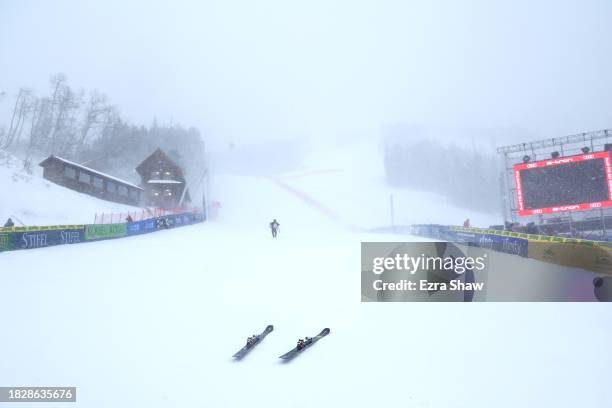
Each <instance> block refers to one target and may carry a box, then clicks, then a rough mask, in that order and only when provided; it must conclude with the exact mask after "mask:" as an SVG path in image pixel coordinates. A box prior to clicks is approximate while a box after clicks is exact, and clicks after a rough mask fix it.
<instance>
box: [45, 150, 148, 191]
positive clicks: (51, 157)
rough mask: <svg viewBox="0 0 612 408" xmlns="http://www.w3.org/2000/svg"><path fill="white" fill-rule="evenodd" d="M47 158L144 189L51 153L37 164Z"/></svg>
mask: <svg viewBox="0 0 612 408" xmlns="http://www.w3.org/2000/svg"><path fill="white" fill-rule="evenodd" d="M47 160H58V161H61V162H63V163H66V164H69V165H71V166H74V167H77V168H79V169H82V170H86V171H88V172H90V173H94V174H97V175H99V176H102V177H104V178H107V179H109V180H113V181H116V182H117V183H120V184H124V185H126V186H130V187H132V188H137V189H138V190H142V191H144V189H143V188H142V187H139V186H137V185H136V184H132V183H130V182H129V181H125V180H121V179H120V178H117V177H113V176H111V175H110V174H106V173H102V172H101V171H98V170H94V169H92V168H90V167H86V166H83V165H82V164H79V163H75V162H73V161H70V160H66V159H64V158H61V157H59V156H54V155H51V156H49V157H47V158H46V159H45V160H43V161H42V162H40V164H39V165H40V166H43V165H44V164H45V162H47ZM43 167H44V166H43Z"/></svg>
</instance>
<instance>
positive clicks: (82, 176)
mask: <svg viewBox="0 0 612 408" xmlns="http://www.w3.org/2000/svg"><path fill="white" fill-rule="evenodd" d="M79 181H80V182H81V183H85V184H91V175H90V174H88V173H85V172H82V171H79Z"/></svg>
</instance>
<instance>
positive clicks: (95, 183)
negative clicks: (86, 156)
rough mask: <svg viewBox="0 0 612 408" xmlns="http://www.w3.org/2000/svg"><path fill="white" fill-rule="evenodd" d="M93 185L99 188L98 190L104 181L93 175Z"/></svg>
mask: <svg viewBox="0 0 612 408" xmlns="http://www.w3.org/2000/svg"><path fill="white" fill-rule="evenodd" d="M93 185H94V187H95V188H99V189H100V190H102V188H103V186H104V182H103V181H102V178H100V177H97V176H94V178H93Z"/></svg>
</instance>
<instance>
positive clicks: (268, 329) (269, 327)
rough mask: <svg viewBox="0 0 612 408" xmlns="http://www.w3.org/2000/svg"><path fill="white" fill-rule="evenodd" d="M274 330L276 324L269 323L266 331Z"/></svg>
mask: <svg viewBox="0 0 612 408" xmlns="http://www.w3.org/2000/svg"><path fill="white" fill-rule="evenodd" d="M272 330H274V326H273V325H271V324H269V325H268V327H266V331H268V332H271V331H272Z"/></svg>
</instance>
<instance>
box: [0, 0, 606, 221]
mask: <svg viewBox="0 0 612 408" xmlns="http://www.w3.org/2000/svg"><path fill="white" fill-rule="evenodd" d="M610 17H612V3H611V2H610V1H608V0H601V1H538V2H533V1H504V2H491V1H462V2H456V1H422V2H406V1H380V0H376V1H344V0H342V1H333V2H330V1H323V0H311V1H302V2H290V1H285V0H262V1H257V2H252V1H233V0H223V1H187V0H180V1H173V2H161V1H148V0H147V1H144V0H139V1H130V2H125V1H120V0H104V1H88V2H82V1H66V0H58V1H54V2H47V1H25V0H24V1H4V2H2V3H1V5H0V61H1V65H0V148H5V149H8V148H9V147H11V149H12V152H13V153H15V154H18V153H19V151H20V150H19V149H21V156H22V157H23V156H25V157H26V160H27V161H29V160H32V161H34V160H37V159H38V158H39V157H30V156H31V153H30V152H31V151H37V152H38V156H44V155H47V154H50V153H56V154H57V153H59V154H61V155H64V156H67V157H69V158H71V159H73V160H77V161H79V162H85V163H89V165H91V166H93V167H96V168H98V169H100V170H103V171H109V172H111V173H114V174H117V175H120V176H122V177H126V178H128V179H129V178H130V177H134V172H133V168H134V165H135V163H136V160H140V159H141V158H142V157H144V156H145V155H146V154H148V152H150V151H152V150H153V149H154V148H155V147H156V146H161V147H162V148H164V149H165V150H168V151H172V152H174V153H176V157H177V158H179V159H182V164H183V165H185V166H187V167H188V169H187V173H188V176H189V178H190V180H199V179H200V178H201V177H200V175H201V173H202V167H203V166H204V164H203V163H199V161H198V158H199V157H202V156H203V151H204V149H206V150H207V151H208V152H209V162H208V164H209V166H212V167H213V168H215V169H218V170H223V171H233V172H240V173H242V174H245V173H247V174H249V173H251V174H273V173H277V174H278V173H282V172H286V171H291V170H294V169H295V168H298V167H299V166H301V165H302V164H303V163H304V161H305V160H307V159H308V157H309V155H312V154H313V152H319V153H321V152H326V151H327V150H331V149H336V150H338V149H344V150H346V149H347V147H349V146H350V145H352V144H355V145H357V144H358V143H357V142H359V143H361V142H364V141H367V142H373V143H371V156H370V157H369V159H368V160H371V161H372V162H374V163H375V164H376V166H378V167H379V168H382V167H383V166H384V169H385V170H384V171H385V172H386V176H385V177H386V182H387V183H388V184H389V185H393V186H397V187H401V188H408V189H410V188H417V189H424V190H427V191H431V192H435V193H441V194H446V195H447V197H448V198H450V199H451V201H452V202H455V203H459V204H461V205H464V206H468V205H469V206H473V205H471V204H469V203H470V202H472V201H473V197H471V196H470V197H468V196H465V197H461V196H453V194H452V193H450V192H449V188H448V185H449V183H450V184H451V185H455V184H456V182H455V181H452V180H455V179H456V180H468V179H470V180H472V182H473V184H475V185H478V186H479V190H482V194H484V195H485V196H486V197H489V198H488V199H487V200H484V201H483V202H482V203H481V204H482V205H480V207H486V208H489V209H490V210H491V211H497V208H498V206H497V205H494V204H493V202H494V201H496V200H498V199H499V196H500V195H499V191H500V190H499V185H498V184H499V183H498V180H499V174H498V172H499V168H498V165H497V158H496V157H495V147H496V146H499V145H501V144H508V143H519V142H523V141H530V140H537V139H540V138H548V137H555V136H563V135H567V134H573V133H580V132H586V131H590V130H596V129H602V128H609V127H610V123H611V121H612V98H610V94H611V92H610V91H612V75H611V74H610V65H611V64H610V60H611V58H612V57H611V56H612V43H611V42H610V41H609V39H610V38H612V26H611V25H610V24H609V21H610ZM57 74H61V75H59V76H58V75H57ZM58 78H59V79H60V83H61V86H60V87H58V85H57V84H58ZM59 88H61V89H63V91H62V92H59V93H58V92H57V89H59ZM20 90H21V91H20ZM20 92H26V93H20ZM58 94H62V95H64V96H65V97H66V98H64V99H61V98H60V99H58V98H56V97H55V96H57V95H58ZM20 95H21V96H22V97H23V98H22V99H20ZM100 95H102V96H101V97H100ZM100 98H101V99H100ZM62 101H63V102H62ZM21 103H23V107H24V109H22V110H21V111H20V110H19V106H21V105H20V104H21ZM97 103H100V105H99V106H101V107H102V108H104V109H105V112H106V113H104V114H99V115H98V116H96V114H94V116H91V115H89V113H88V112H91V111H92V110H93V111H95V109H93V108H95V107H97V106H98V105H97ZM62 106H63V107H65V109H63V110H62ZM45 109H46V110H45ZM108 109H110V110H108ZM14 112H17V115H13V113H14ZM20 112H21V113H23V115H20ZM15 117H16V118H17V119H16V120H15ZM22 117H23V120H22V121H21V122H20V118H22ZM87 118H89V119H91V120H89V119H87ZM88 120H89V121H90V122H91V126H90V125H89V124H88V122H87V121H88ZM15 123H17V125H15ZM21 123H23V125H22V124H21ZM22 127H23V129H22ZM177 127H179V128H177ZM28 134H29V139H28ZM200 137H202V139H203V141H204V143H203V144H199V143H198V141H197V139H199V138H200ZM62 138H63V139H62ZM11 139H15V140H11ZM7 140H8V142H7ZM334 142H339V143H334ZM383 145H384V146H383ZM20 146H21V147H20ZM24 146H27V148H26V147H24ZM129 146H134V148H133V150H131V153H133V154H128V152H130V150H129V149H128V148H129ZM331 146H333V147H331ZM418 146H421V147H423V146H427V149H429V153H428V155H426V156H422V157H421V159H422V160H421V161H420V163H421V164H420V165H418V166H417V161H414V162H413V163H406V161H409V160H412V159H413V156H414V154H415V153H414V151H415V149H417V147H418ZM436 149H439V151H440V153H441V154H442V156H445V155H446V156H448V157H450V158H452V159H453V160H447V161H445V164H444V165H443V166H442V167H436V166H434V165H433V162H435V161H436V160H437V158H438V157H442V156H440V155H438V154H437V153H436V151H435V150H436ZM24 151H25V153H24ZM346 151H351V150H350V149H349V150H346ZM211 152H212V154H210V153H211ZM385 152H386V153H385ZM454 152H463V153H462V154H461V155H458V154H455V153H454ZM383 153H384V154H383ZM136 156H138V157H137V158H136ZM459 156H460V157H459ZM425 157H431V159H425ZM475 161H477V162H478V168H476V167H473V166H472V164H473V163H474V162H475ZM332 162H333V160H328V161H327V163H326V164H327V165H333V163H332ZM357 165H358V166H362V163H357ZM407 172H408V173H410V176H409V177H408V176H406V173H407ZM475 172H476V173H483V174H484V173H486V174H487V177H486V180H487V181H486V182H484V181H482V180H481V178H480V177H479V178H474V177H473V174H474V173H475ZM419 173H420V174H419ZM415 174H416V177H415ZM448 175H453V177H450V176H448ZM463 184H464V183H462V186H463ZM463 187H464V186H463ZM463 187H462V188H463ZM463 190H464V191H466V188H463ZM472 193H473V189H470V192H468V193H465V194H472ZM483 203H484V204H483Z"/></svg>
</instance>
